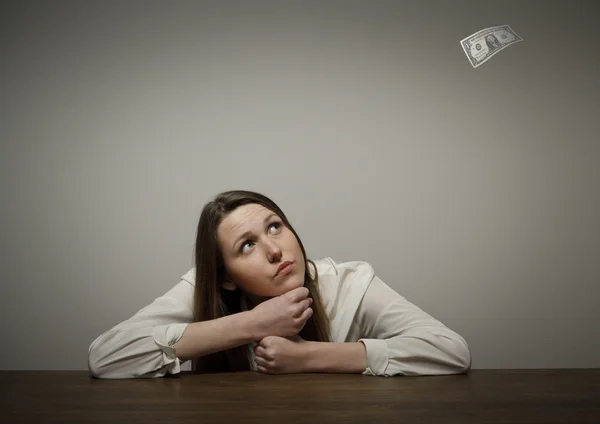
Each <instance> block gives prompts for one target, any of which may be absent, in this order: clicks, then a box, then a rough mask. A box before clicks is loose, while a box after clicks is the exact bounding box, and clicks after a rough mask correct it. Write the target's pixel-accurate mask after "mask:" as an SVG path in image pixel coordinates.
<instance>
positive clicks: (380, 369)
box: [358, 339, 389, 377]
mask: <svg viewBox="0 0 600 424" xmlns="http://www.w3.org/2000/svg"><path fill="white" fill-rule="evenodd" d="M358 341H359V342H363V343H364V344H365V347H366V348H367V369H366V370H365V371H364V372H363V373H362V374H363V375H383V376H386V377H388V375H386V374H385V370H386V369H387V366H388V361H389V357H388V346H387V343H386V342H385V340H380V339H359V340H358Z"/></svg>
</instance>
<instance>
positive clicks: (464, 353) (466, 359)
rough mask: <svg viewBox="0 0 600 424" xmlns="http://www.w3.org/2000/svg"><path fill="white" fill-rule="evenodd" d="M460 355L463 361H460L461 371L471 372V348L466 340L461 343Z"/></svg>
mask: <svg viewBox="0 0 600 424" xmlns="http://www.w3.org/2000/svg"><path fill="white" fill-rule="evenodd" d="M459 357H460V359H461V361H460V366H461V372H463V373H467V372H469V370H470V369H471V362H472V358H471V351H470V350H469V345H467V343H466V342H461V343H460V348H459Z"/></svg>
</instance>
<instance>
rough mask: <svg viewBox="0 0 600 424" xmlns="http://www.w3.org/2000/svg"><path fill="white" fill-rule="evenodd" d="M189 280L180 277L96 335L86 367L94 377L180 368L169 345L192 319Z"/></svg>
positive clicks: (161, 374) (145, 374) (134, 375)
mask: <svg viewBox="0 0 600 424" xmlns="http://www.w3.org/2000/svg"><path fill="white" fill-rule="evenodd" d="M193 294H194V287H193V285H192V284H191V283H189V282H187V281H185V280H181V281H180V282H179V283H178V284H176V285H175V286H174V287H173V288H172V289H171V290H169V291H168V292H167V293H165V294H164V295H163V296H161V297H158V298H156V299H155V300H154V301H153V302H152V303H151V304H149V305H147V306H146V307H144V308H143V309H141V310H140V311H138V312H137V313H136V314H135V315H134V316H132V317H131V318H129V319H127V320H126V321H123V322H121V323H120V324H117V325H116V326H115V327H113V328H112V329H110V330H108V331H107V332H105V333H104V334H101V335H100V336H99V337H97V338H96V339H95V340H94V341H93V342H92V344H91V345H90V347H89V349H88V368H89V371H90V373H91V375H92V376H94V377H97V378H115V379H116V378H152V377H164V376H165V375H166V374H167V373H169V374H177V373H179V372H180V371H181V369H180V365H181V364H180V360H179V358H177V356H176V355H175V349H174V348H173V345H174V344H175V343H177V342H178V341H179V339H180V338H181V336H182V335H183V332H184V331H185V329H186V328H187V326H188V324H189V323H191V322H192V321H193V306H192V305H193Z"/></svg>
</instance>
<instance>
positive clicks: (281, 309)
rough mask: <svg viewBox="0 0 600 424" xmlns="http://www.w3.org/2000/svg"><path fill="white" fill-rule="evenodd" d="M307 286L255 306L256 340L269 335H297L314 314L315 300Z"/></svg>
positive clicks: (253, 325)
mask: <svg viewBox="0 0 600 424" xmlns="http://www.w3.org/2000/svg"><path fill="white" fill-rule="evenodd" d="M308 295H309V291H308V289H307V288H306V287H297V288H295V289H293V290H290V291H289V292H287V293H284V294H282V295H281V296H276V297H274V298H272V299H269V300H266V301H264V302H262V303H261V304H259V305H257V306H255V307H254V308H253V309H252V310H251V311H250V314H251V316H252V327H253V328H254V336H255V339H254V340H261V339H262V338H265V339H266V338H268V337H267V335H268V336H279V337H292V336H295V335H297V334H298V333H299V332H300V331H301V330H302V328H304V324H306V321H307V320H308V319H309V318H310V317H311V316H312V314H313V310H312V309H311V308H310V305H311V304H312V302H313V300H312V299H311V298H310V297H308Z"/></svg>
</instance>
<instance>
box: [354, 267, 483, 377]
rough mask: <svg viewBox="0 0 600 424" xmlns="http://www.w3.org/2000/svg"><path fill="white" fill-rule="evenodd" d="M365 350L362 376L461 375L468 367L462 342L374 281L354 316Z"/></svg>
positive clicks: (400, 297) (402, 298)
mask: <svg viewBox="0 0 600 424" xmlns="http://www.w3.org/2000/svg"><path fill="white" fill-rule="evenodd" d="M355 324H356V325H358V326H359V327H360V331H361V334H362V337H364V338H361V339H359V341H361V342H363V343H364V345H365V347H366V350H367V369H366V370H365V371H364V372H363V374H364V375H379V376H385V377H389V376H393V375H405V376H416V375H443V374H461V373H465V372H467V371H468V370H469V369H470V367H471V354H470V352H469V347H468V345H467V342H466V341H465V339H464V338H462V337H461V336H460V335H458V334H457V333H455V332H454V331H452V330H451V329H449V328H448V327H446V326H445V325H444V324H442V323H441V322H440V321H438V320H436V319H435V318H433V317H432V316H430V315H428V314H427V313H425V312H424V311H422V310H421V309H419V308H418V307H417V306H415V305H413V304H412V303H410V302H409V301H407V300H406V299H405V298H404V297H402V296H400V295H399V294H398V293H396V292H395V291H394V290H393V289H392V288H390V287H389V286H388V285H386V284H385V283H384V282H383V281H381V280H380V279H379V278H378V277H377V276H374V277H373V280H372V281H371V284H370V285H369V287H368V289H367V291H366V293H365V295H364V297H363V299H362V301H361V304H360V306H359V308H358V310H357V313H356V315H355Z"/></svg>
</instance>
